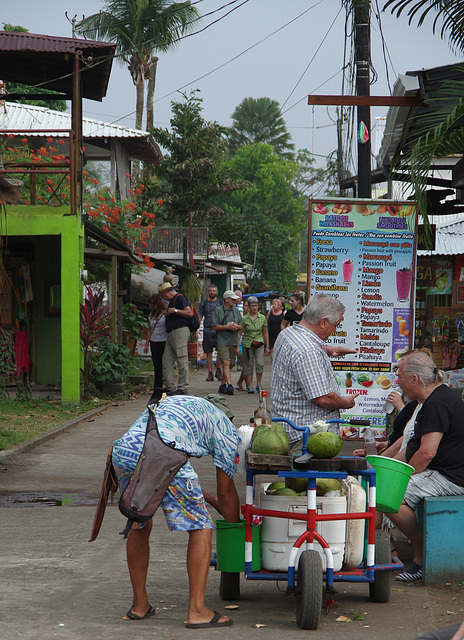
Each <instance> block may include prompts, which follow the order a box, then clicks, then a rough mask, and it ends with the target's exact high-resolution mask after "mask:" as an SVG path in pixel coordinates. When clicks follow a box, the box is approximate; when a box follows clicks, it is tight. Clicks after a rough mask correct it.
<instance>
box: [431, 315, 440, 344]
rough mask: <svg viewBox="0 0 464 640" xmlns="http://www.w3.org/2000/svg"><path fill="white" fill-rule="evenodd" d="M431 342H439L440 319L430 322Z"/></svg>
mask: <svg viewBox="0 0 464 640" xmlns="http://www.w3.org/2000/svg"><path fill="white" fill-rule="evenodd" d="M432 342H441V318H439V317H436V318H434V319H433V320H432Z"/></svg>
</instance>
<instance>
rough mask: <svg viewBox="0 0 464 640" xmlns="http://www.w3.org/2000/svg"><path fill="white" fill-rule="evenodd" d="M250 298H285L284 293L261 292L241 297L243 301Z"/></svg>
mask: <svg viewBox="0 0 464 640" xmlns="http://www.w3.org/2000/svg"><path fill="white" fill-rule="evenodd" d="M250 296H254V297H255V298H269V296H272V297H273V298H278V297H279V296H285V293H279V291H262V292H261V293H247V294H244V295H243V296H242V297H243V299H244V300H246V299H247V298H249V297H250ZM285 297H287V296H285Z"/></svg>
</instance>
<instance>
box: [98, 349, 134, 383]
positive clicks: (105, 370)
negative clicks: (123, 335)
mask: <svg viewBox="0 0 464 640" xmlns="http://www.w3.org/2000/svg"><path fill="white" fill-rule="evenodd" d="M132 359H133V356H132V354H131V352H130V351H129V349H128V348H127V347H126V346H125V345H122V344H115V343H114V342H107V343H106V344H105V345H104V347H103V348H102V350H101V351H100V352H99V353H98V354H97V355H96V356H95V357H94V359H93V370H92V380H93V383H94V385H95V386H96V387H97V388H101V387H102V386H103V385H104V384H106V383H108V382H124V381H125V379H126V374H127V370H128V368H129V366H130V364H131V363H132Z"/></svg>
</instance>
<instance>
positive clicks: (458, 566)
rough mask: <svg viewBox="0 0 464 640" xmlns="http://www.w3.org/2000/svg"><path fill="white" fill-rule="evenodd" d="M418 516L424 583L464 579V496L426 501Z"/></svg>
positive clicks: (442, 497) (420, 507) (443, 497)
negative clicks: (421, 538) (421, 536)
mask: <svg viewBox="0 0 464 640" xmlns="http://www.w3.org/2000/svg"><path fill="white" fill-rule="evenodd" d="M417 517H418V520H419V524H420V526H421V529H422V534H423V536H424V558H423V572H424V583H425V584H435V583H437V582H460V581H461V580H464V495H462V496H440V497H434V498H432V497H429V498H424V500H423V501H422V504H421V505H420V506H419V509H418V512H417Z"/></svg>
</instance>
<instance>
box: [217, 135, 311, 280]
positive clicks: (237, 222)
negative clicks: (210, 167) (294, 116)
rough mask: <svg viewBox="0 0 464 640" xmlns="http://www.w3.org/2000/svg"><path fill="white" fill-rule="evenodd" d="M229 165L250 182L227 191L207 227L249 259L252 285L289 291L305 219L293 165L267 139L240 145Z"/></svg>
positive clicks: (295, 169) (295, 166) (246, 259)
mask: <svg viewBox="0 0 464 640" xmlns="http://www.w3.org/2000/svg"><path fill="white" fill-rule="evenodd" d="M230 167H231V169H232V170H233V171H234V172H235V173H236V174H237V175H238V176H240V177H241V178H242V179H243V180H246V181H247V182H249V183H251V184H250V186H249V187H248V188H247V189H244V190H242V191H237V192H235V193H231V194H229V195H228V197H227V201H225V202H224V204H223V208H224V215H223V216H221V218H220V220H217V221H214V222H215V224H214V226H213V225H210V230H212V232H213V233H214V235H215V236H216V237H217V239H218V240H219V241H221V242H236V243H237V244H238V245H239V247H240V254H241V258H242V260H244V261H245V262H248V263H249V264H252V265H253V264H254V270H253V273H252V274H251V286H252V289H253V290H254V291H258V290H265V289H272V290H279V291H288V290H290V289H291V288H292V286H293V283H294V278H295V275H296V262H295V255H296V247H297V243H298V240H299V239H300V237H301V234H302V232H303V230H304V229H305V225H306V219H305V217H304V212H305V205H304V198H303V197H302V196H300V195H296V194H295V190H294V187H293V181H294V178H295V174H296V171H297V165H296V163H293V162H289V161H288V160H285V159H284V158H282V157H280V156H279V155H278V154H277V153H275V151H274V150H273V148H272V147H271V145H267V144H260V143H258V144H256V145H254V146H248V145H247V146H244V147H242V148H240V149H239V150H238V151H237V153H236V155H235V156H234V157H233V158H232V159H231V160H230ZM256 243H258V244H257V245H256ZM255 250H256V261H255V260H254V257H255Z"/></svg>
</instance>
